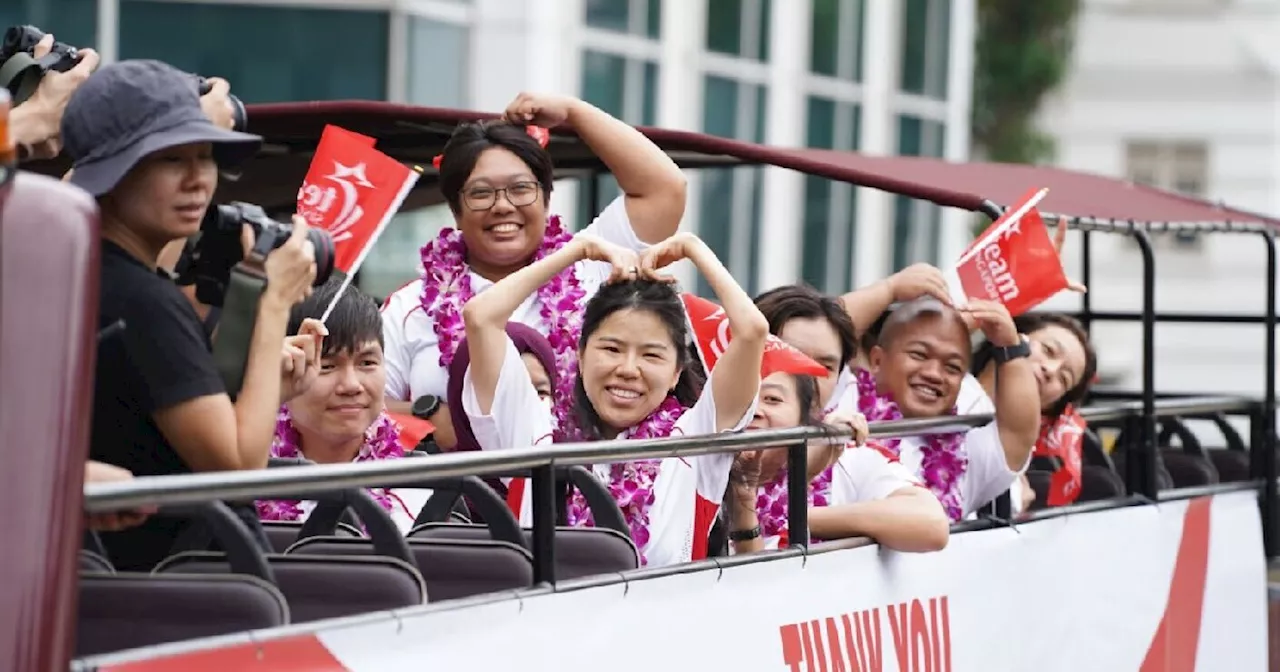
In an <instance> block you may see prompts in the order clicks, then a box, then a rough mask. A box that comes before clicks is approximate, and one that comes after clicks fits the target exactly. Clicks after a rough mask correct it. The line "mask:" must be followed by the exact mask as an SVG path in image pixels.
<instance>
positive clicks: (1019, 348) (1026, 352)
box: [993, 336, 1031, 364]
mask: <svg viewBox="0 0 1280 672" xmlns="http://www.w3.org/2000/svg"><path fill="white" fill-rule="evenodd" d="M1030 356H1031V341H1030V340H1028V339H1027V337H1026V336H1023V337H1022V338H1021V340H1020V341H1018V344H1017V345H1010V346H1007V347H1003V348H996V349H995V351H994V352H993V357H994V358H995V360H996V364H1004V363H1006V362H1009V361H1012V360H1015V359H1021V358H1023V357H1030Z"/></svg>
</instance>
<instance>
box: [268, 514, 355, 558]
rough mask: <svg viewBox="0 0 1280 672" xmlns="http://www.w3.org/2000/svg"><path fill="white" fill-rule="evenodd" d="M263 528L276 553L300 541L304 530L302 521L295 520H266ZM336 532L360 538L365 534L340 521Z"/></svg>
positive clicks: (340, 534) (341, 535) (343, 535)
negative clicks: (299, 537) (300, 535)
mask: <svg viewBox="0 0 1280 672" xmlns="http://www.w3.org/2000/svg"><path fill="white" fill-rule="evenodd" d="M262 530H263V531H264V532H266V534H267V541H268V542H270V543H271V550H272V551H273V552H275V553H284V552H285V551H287V550H289V547H290V546H292V545H293V544H294V543H295V542H296V541H298V535H299V533H301V532H302V523H301V522H298V521H293V520H264V521H262ZM336 532H337V536H340V537H356V538H359V537H363V536H364V535H363V534H361V532H360V530H358V529H356V528H354V527H352V526H351V525H350V524H348V523H338V527H337V529H336Z"/></svg>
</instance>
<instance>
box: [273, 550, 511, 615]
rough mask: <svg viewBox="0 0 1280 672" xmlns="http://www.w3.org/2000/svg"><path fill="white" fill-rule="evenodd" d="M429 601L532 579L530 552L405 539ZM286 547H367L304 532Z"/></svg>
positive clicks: (331, 552) (498, 589) (349, 552)
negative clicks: (299, 539) (307, 536)
mask: <svg viewBox="0 0 1280 672" xmlns="http://www.w3.org/2000/svg"><path fill="white" fill-rule="evenodd" d="M409 549H410V550H412V551H413V556H414V560H415V561H417V563H418V571H419V573H421V574H422V578H423V579H424V580H425V581H426V583H427V599H428V601H429V602H440V601H443V600H455V599H458V598H463V597H470V596H472V595H482V594H485V593H496V592H501V591H504V590H518V589H521V588H528V587H530V586H532V585H533V556H531V555H530V554H529V551H527V550H525V549H524V548H523V547H520V546H516V545H515V544H512V543H509V542H505V541H493V540H492V539H488V538H484V539H443V538H441V539H421V538H419V539H409ZM288 553H290V554H292V553H305V554H308V555H341V556H359V555H366V556H367V555H370V554H372V553H373V544H372V543H370V542H368V541H367V540H364V539H349V538H348V539H344V538H342V537H310V538H308V539H303V540H302V541H299V542H298V543H296V544H294V545H293V546H292V547H291V548H290V549H289V550H288Z"/></svg>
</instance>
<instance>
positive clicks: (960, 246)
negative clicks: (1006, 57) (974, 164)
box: [938, 0, 977, 264]
mask: <svg viewBox="0 0 1280 672" xmlns="http://www.w3.org/2000/svg"><path fill="white" fill-rule="evenodd" d="M950 24H951V28H950V30H951V42H950V43H951V45H952V46H951V53H950V54H948V55H947V62H948V67H947V135H946V138H947V140H946V146H945V148H944V150H943V156H944V157H945V158H946V159H947V160H948V161H968V160H969V156H970V141H971V137H970V130H971V127H970V123H969V120H970V116H971V112H972V107H973V64H974V45H975V38H976V36H977V3H976V2H975V0H951V21H950ZM974 217H975V216H974V215H973V214H972V213H969V212H965V211H963V210H957V209H956V208H943V210H942V231H940V232H939V233H940V235H941V237H942V240H941V245H940V246H939V254H940V255H941V257H942V258H941V259H939V260H938V261H939V263H941V264H949V263H951V262H952V261H954V260H955V259H958V258H959V257H960V254H961V253H962V252H963V251H964V248H965V247H966V246H967V245H968V244H969V241H970V240H971V239H972V238H973V235H972V231H971V230H970V225H971V224H972V222H973V221H974Z"/></svg>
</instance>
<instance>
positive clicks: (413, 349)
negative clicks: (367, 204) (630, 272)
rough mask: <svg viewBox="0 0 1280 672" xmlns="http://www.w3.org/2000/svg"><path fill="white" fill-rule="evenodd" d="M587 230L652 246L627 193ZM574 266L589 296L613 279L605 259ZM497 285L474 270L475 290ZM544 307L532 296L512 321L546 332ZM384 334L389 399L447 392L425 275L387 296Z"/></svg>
mask: <svg viewBox="0 0 1280 672" xmlns="http://www.w3.org/2000/svg"><path fill="white" fill-rule="evenodd" d="M581 233H587V234H593V235H595V236H597V237H599V238H601V239H603V240H606V241H608V242H611V243H614V244H615V245H620V246H622V247H625V248H628V249H632V250H636V251H637V252H638V251H642V250H644V249H645V248H646V247H648V245H646V244H645V243H643V242H641V240H640V239H639V238H637V237H636V233H635V231H634V230H633V229H632V228H631V220H630V219H628V218H627V207H626V202H625V198H624V197H623V196H619V197H618V198H616V199H614V201H613V202H612V203H610V204H609V205H608V207H606V208H605V209H604V211H603V212H601V213H600V214H599V216H597V217H596V219H595V221H594V222H592V223H591V225H590V226H588V227H587V228H585V229H583V230H582V231H581ZM574 270H575V272H576V274H577V278H578V282H579V283H580V284H581V286H582V289H583V291H585V292H586V297H585V300H590V299H591V297H592V296H594V295H595V293H596V291H597V290H599V289H600V286H601V285H602V284H604V282H605V281H606V280H608V279H609V274H610V272H611V271H612V268H611V267H610V266H609V264H606V263H603V262H598V261H582V262H578V263H577V264H574ZM492 286H493V283H492V282H490V281H489V280H486V279H485V278H482V277H480V276H479V275H477V274H475V273H471V288H472V291H474V292H475V293H477V294H478V293H480V292H482V291H484V290H486V289H488V288H489V287H492ZM540 310H541V306H540V304H539V303H538V297H537V295H536V294H534V295H530V296H529V297H528V298H527V299H525V300H524V303H521V304H520V307H519V308H517V309H516V311H515V313H513V314H512V315H511V320H512V321H514V322H520V323H521V324H526V325H528V326H530V327H533V328H535V329H537V330H538V331H539V332H541V333H542V334H543V335H546V334H547V332H548V331H549V329H550V327H549V326H548V325H546V324H543V322H542V316H541V315H540ZM382 338H383V341H384V345H383V351H384V353H385V355H384V357H385V359H386V363H387V384H386V391H387V398H388V399H396V400H400V401H410V400H413V399H417V398H418V397H421V396H422V395H424V394H433V395H436V396H438V397H441V398H443V397H444V396H445V393H446V388H447V386H448V382H449V372H448V371H446V370H445V369H444V368H442V367H441V366H440V347H439V345H438V341H439V339H438V338H437V337H436V330H435V323H434V321H433V320H432V319H431V318H429V317H428V316H427V313H426V311H425V310H423V308H422V280H421V279H418V280H415V281H413V282H411V283H409V284H407V285H405V286H404V287H401V288H400V289H399V290H397V291H396V292H395V293H394V294H392V295H391V296H390V297H389V298H388V299H387V303H386V305H385V306H384V307H383V309H382Z"/></svg>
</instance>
